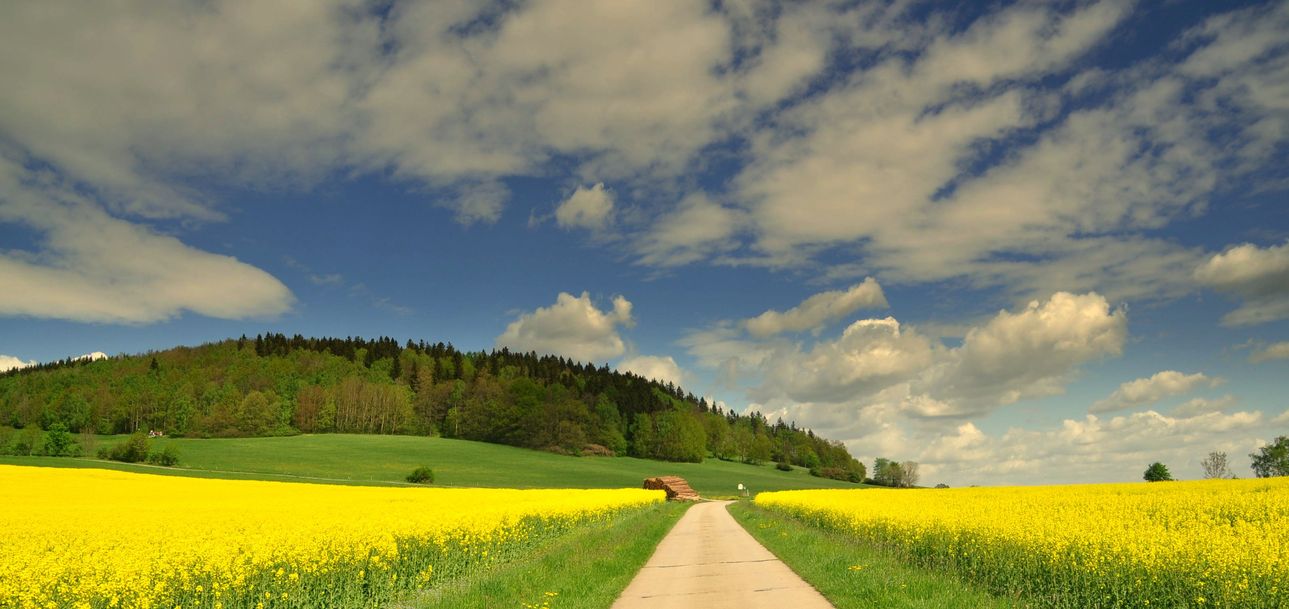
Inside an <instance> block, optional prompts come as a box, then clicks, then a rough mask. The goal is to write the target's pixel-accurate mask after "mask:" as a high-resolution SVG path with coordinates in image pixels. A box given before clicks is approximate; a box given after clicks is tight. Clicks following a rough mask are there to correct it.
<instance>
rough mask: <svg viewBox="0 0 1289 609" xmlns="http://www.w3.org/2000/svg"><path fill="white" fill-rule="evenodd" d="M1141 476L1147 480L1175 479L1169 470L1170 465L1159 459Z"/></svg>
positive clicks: (1167, 480) (1166, 480) (1165, 480)
mask: <svg viewBox="0 0 1289 609" xmlns="http://www.w3.org/2000/svg"><path fill="white" fill-rule="evenodd" d="M1141 477H1142V479H1144V480H1145V481H1146V482H1170V481H1172V479H1173V475H1172V474H1171V473H1169V472H1168V466H1167V465H1164V464H1163V463H1160V462H1158V461H1156V462H1154V463H1151V464H1150V467H1147V468H1146V473H1144V474H1142V475H1141Z"/></svg>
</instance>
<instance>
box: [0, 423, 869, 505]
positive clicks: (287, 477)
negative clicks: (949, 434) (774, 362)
mask: <svg viewBox="0 0 1289 609" xmlns="http://www.w3.org/2000/svg"><path fill="white" fill-rule="evenodd" d="M125 437H126V436H97V438H96V439H95V441H94V444H95V446H94V450H97V449H98V448H101V447H111V446H114V445H115V444H117V443H118V442H120V441H122V440H123V439H124V438H125ZM151 444H152V450H154V451H156V450H161V449H164V448H165V447H166V446H174V447H175V448H176V449H177V450H178V451H179V466H178V467H175V468H153V467H147V466H124V465H118V464H115V463H114V462H108V461H101V460H97V459H69V458H66V457H58V458H41V457H0V463H7V464H11V465H42V466H71V467H97V468H108V469H121V470H124V471H133V472H142V473H160V474H179V475H186V476H202V477H217V478H234V479H247V478H254V479H262V480H281V481H295V482H324V483H337V484H374V485H387V484H398V485H402V484H403V483H404V481H405V478H406V477H407V475H408V474H409V473H411V472H412V470H413V469H416V468H417V467H421V466H427V467H430V468H432V469H433V470H434V482H435V483H434V486H472V487H489V488H626V487H631V488H637V487H639V486H640V483H641V481H643V479H644V478H647V477H649V476H660V475H676V476H681V477H683V478H685V479H686V480H688V481H689V483H690V486H692V487H693V488H694V490H696V491H698V492H699V494H701V495H703V496H704V497H709V498H718V497H728V498H734V497H735V495H736V494H737V493H738V485H739V483H743V484H744V485H746V486H748V487H749V488H750V489H751V490H752V492H753V493H757V492H760V491H774V490H786V489H812V488H861V487H862V486H863V485H858V484H851V483H849V482H840V481H836V480H828V479H825V478H816V477H814V476H811V475H809V473H807V472H806V470H804V469H801V468H794V469H793V471H790V472H781V471H778V470H776V469H774V464H772V463H766V464H761V465H747V464H744V463H732V462H728V461H719V460H716V459H707V460H706V461H704V462H703V463H666V462H662V461H650V460H646V459H636V458H632V457H569V456H564V455H557V454H553V453H548V452H541V451H535V450H527V449H523V448H516V447H513V446H502V445H499V444H487V443H483V442H470V441H467V440H451V439H446V438H428V437H422V436H377V435H350V434H316V435H299V436H287V437H269V438H211V439H200V438H157V439H153V440H152V441H151Z"/></svg>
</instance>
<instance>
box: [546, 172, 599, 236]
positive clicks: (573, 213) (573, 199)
mask: <svg viewBox="0 0 1289 609" xmlns="http://www.w3.org/2000/svg"><path fill="white" fill-rule="evenodd" d="M612 214H613V193H612V192H609V191H606V190H605V189H604V183H603V182H600V183H598V184H596V185H595V186H592V187H590V188H584V187H582V186H578V187H577V190H575V191H573V194H572V195H570V196H569V197H568V198H567V199H565V200H564V201H563V202H561V203H560V204H559V206H558V207H556V208H555V223H556V224H558V225H559V226H560V228H587V229H591V230H599V229H602V228H604V226H605V225H606V224H607V223H608V222H609V217H610V216H611V215H612Z"/></svg>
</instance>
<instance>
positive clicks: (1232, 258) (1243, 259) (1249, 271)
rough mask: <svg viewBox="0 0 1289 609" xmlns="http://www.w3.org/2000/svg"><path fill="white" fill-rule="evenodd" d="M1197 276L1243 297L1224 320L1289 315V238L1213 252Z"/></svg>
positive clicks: (1240, 323)
mask: <svg viewBox="0 0 1289 609" xmlns="http://www.w3.org/2000/svg"><path fill="white" fill-rule="evenodd" d="M1195 279H1196V280H1197V281H1199V282H1200V283H1201V284H1203V285H1206V286H1209V287H1211V288H1213V289H1215V290H1219V291H1222V292H1228V293H1232V294H1236V295H1238V296H1240V297H1241V298H1243V299H1244V303H1243V304H1242V305H1241V306H1240V308H1238V309H1236V310H1234V311H1232V312H1230V313H1227V314H1226V316H1225V317H1223V318H1222V323H1224V324H1226V325H1232V326H1244V325H1252V324H1259V323H1265V322H1268V321H1274V320H1277V319H1284V318H1287V317H1289V242H1286V243H1284V244H1282V245H1280V246H1270V247H1266V248H1261V247H1258V246H1256V245H1253V244H1251V243H1245V244H1243V245H1237V246H1235V247H1232V248H1230V249H1228V250H1226V251H1225V252H1222V253H1220V254H1214V255H1213V257H1212V258H1209V259H1208V261H1207V262H1205V263H1204V264H1202V265H1200V266H1199V267H1198V268H1196V269H1195Z"/></svg>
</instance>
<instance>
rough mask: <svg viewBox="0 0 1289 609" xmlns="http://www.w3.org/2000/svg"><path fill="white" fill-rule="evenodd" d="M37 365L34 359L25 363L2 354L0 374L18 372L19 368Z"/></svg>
mask: <svg viewBox="0 0 1289 609" xmlns="http://www.w3.org/2000/svg"><path fill="white" fill-rule="evenodd" d="M36 364H37V362H36V360H34V359H33V360H30V361H26V362H24V361H22V359H21V358H17V357H14V356H12V355H4V354H0V372H8V371H10V370H17V369H19V368H27V367H30V366H35V365H36Z"/></svg>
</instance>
